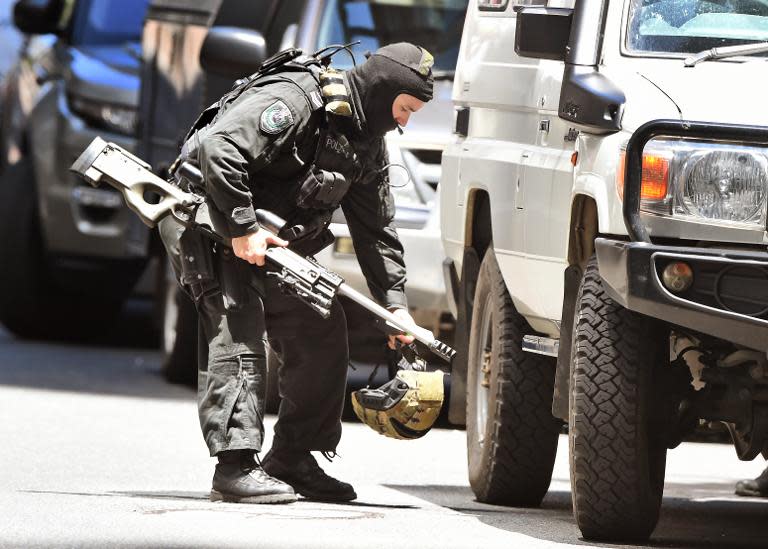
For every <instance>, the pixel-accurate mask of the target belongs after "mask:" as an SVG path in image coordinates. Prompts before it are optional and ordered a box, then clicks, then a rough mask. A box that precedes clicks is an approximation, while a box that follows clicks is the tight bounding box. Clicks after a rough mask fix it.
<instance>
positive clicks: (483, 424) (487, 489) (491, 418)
mask: <svg viewBox="0 0 768 549" xmlns="http://www.w3.org/2000/svg"><path fill="white" fill-rule="evenodd" d="M532 333H534V331H533V329H531V327H530V326H529V325H528V322H526V320H525V319H524V318H523V317H522V316H521V315H520V314H519V313H518V312H517V310H516V309H515V306H514V304H513V303H512V299H511V298H510V296H509V293H508V292H507V289H506V286H505V284H504V280H503V278H502V276H501V272H500V271H499V266H498V264H497V262H496V257H495V255H494V252H493V249H492V247H489V249H488V251H487V252H486V254H485V257H484V258H483V262H482V264H481V266H480V273H479V276H478V279H477V288H476V290H475V300H474V307H473V311H472V326H471V331H470V337H469V352H468V371H467V454H468V462H469V483H470V485H471V486H472V490H473V491H474V493H475V495H476V496H477V499H478V501H482V502H487V503H498V504H504V505H514V506H525V507H528V506H537V505H539V504H540V503H541V500H542V498H543V497H544V495H545V494H546V492H547V489H548V488H549V483H550V481H551V479H552V468H553V466H554V462H555V454H556V452H557V439H558V434H559V431H560V422H559V421H557V420H556V419H555V418H554V417H552V413H551V408H552V391H553V387H554V380H555V359H554V358H551V357H546V356H542V355H534V354H530V353H526V352H524V351H523V350H522V348H521V347H522V340H523V336H524V335H526V334H532Z"/></svg>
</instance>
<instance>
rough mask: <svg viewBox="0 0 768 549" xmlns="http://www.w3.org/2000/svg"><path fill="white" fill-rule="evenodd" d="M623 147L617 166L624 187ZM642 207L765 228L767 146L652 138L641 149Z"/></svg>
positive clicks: (745, 226)
mask: <svg viewBox="0 0 768 549" xmlns="http://www.w3.org/2000/svg"><path fill="white" fill-rule="evenodd" d="M624 156H625V154H624V151H622V154H621V161H620V162H619V169H618V170H617V174H616V176H617V180H616V184H617V188H618V189H619V194H620V196H621V194H622V193H623V190H624ZM642 179H643V181H642V190H641V210H643V211H646V212H650V213H656V214H662V215H671V216H673V217H679V218H686V219H694V220H699V221H706V222H708V223H715V224H722V225H729V226H737V227H744V228H750V229H756V230H765V228H766V222H767V221H768V220H767V219H766V215H768V214H767V212H768V149H766V148H761V147H753V146H746V145H740V144H738V143H713V142H707V141H694V140H671V139H653V140H651V141H649V142H648V144H647V145H646V146H645V149H644V151H643V177H642Z"/></svg>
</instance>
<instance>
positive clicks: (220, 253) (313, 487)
mask: <svg viewBox="0 0 768 549" xmlns="http://www.w3.org/2000/svg"><path fill="white" fill-rule="evenodd" d="M432 63H433V60H432V56H431V55H430V54H429V53H428V52H427V51H426V50H424V49H422V48H420V47H418V46H414V45H412V44H408V43H399V44H393V45H390V46H386V47H383V48H381V49H379V50H378V51H376V52H375V53H374V54H373V55H371V56H370V57H369V58H368V59H367V60H366V61H365V62H364V63H362V64H360V65H358V66H357V67H355V68H353V69H352V70H350V71H344V72H336V71H333V70H327V69H325V68H323V67H322V66H317V65H316V64H313V63H312V62H307V61H302V60H301V58H298V59H295V60H291V61H289V62H287V63H284V64H280V63H273V64H275V65H276V66H275V67H274V68H271V69H269V70H263V71H262V74H260V75H259V76H258V77H252V78H251V79H249V80H248V81H246V82H245V83H243V84H240V85H239V86H238V87H236V88H235V89H234V90H233V92H231V93H230V94H228V95H225V96H224V98H222V100H221V101H220V102H219V104H218V105H217V106H216V107H215V108H214V109H213V111H212V112H211V111H210V109H209V111H208V112H209V114H210V116H209V120H204V122H207V123H198V124H197V125H196V127H195V128H194V129H195V131H193V132H191V135H190V136H189V139H188V140H187V141H186V142H185V145H184V147H183V148H182V156H181V157H180V159H181V160H184V161H188V162H192V163H194V164H196V165H197V166H199V169H200V171H201V172H202V174H203V176H204V185H205V188H204V189H203V191H204V192H205V193H206V195H207V196H208V197H209V199H210V200H212V202H213V204H214V205H215V207H216V210H217V211H218V212H219V214H220V215H221V217H222V218H223V220H224V224H225V225H226V227H227V229H228V231H229V233H230V234H229V236H230V237H231V242H232V249H231V250H230V249H228V248H225V247H221V246H219V247H217V246H214V245H213V244H212V243H211V242H210V241H208V240H206V239H205V238H204V237H203V236H202V235H200V234H199V233H197V232H196V231H193V230H189V229H186V230H185V229H184V227H182V226H181V225H180V224H178V222H176V221H175V220H174V219H172V218H171V217H170V216H169V217H168V218H166V219H165V220H164V221H163V222H162V223H161V225H160V232H161V237H162V239H163V242H164V244H165V246H166V249H167V250H168V252H169V257H170V258H171V261H172V263H173V265H174V269H175V270H176V273H177V275H178V277H179V280H180V283H181V284H182V287H183V288H184V289H185V290H186V291H187V293H189V294H190V295H191V296H192V297H193V299H194V301H195V304H196V307H197V310H198V316H199V334H200V336H199V340H200V349H199V357H200V358H199V364H198V370H199V376H198V411H199V417H200V425H201V428H202V431H203V436H204V438H205V441H206V444H207V445H208V449H209V451H210V454H211V456H216V457H217V458H218V464H217V465H216V470H215V473H214V476H213V482H212V488H211V499H212V500H223V501H231V502H248V503H281V502H291V501H295V500H296V494H300V495H302V496H304V497H305V498H308V499H314V500H323V501H349V500H352V499H355V498H356V497H357V495H356V494H355V491H354V489H353V488H352V486H350V485H349V484H347V483H345V482H341V481H339V480H337V479H334V478H332V477H330V476H328V475H327V474H325V472H324V471H323V470H322V469H321V468H320V467H319V465H318V464H317V462H316V460H315V459H314V457H313V456H312V454H311V453H310V452H311V451H319V452H322V453H323V455H324V456H325V457H327V458H329V459H330V458H332V457H333V456H335V450H336V446H337V444H338V442H339V439H340V437H341V421H340V418H341V412H342V406H343V403H344V392H345V388H346V371H347V365H348V346H347V339H346V337H347V326H346V320H345V317H344V311H343V310H342V307H341V306H340V305H339V303H338V302H337V301H334V303H333V306H332V310H331V316H330V318H329V319H327V320H324V319H322V318H321V317H320V316H319V315H317V313H315V312H314V311H312V310H311V309H310V308H309V307H307V306H306V305H304V304H303V303H302V302H300V301H299V300H298V299H297V298H295V297H291V296H289V295H283V294H282V293H281V292H280V290H279V288H278V287H277V284H276V282H275V279H274V277H272V276H269V267H268V266H267V267H264V264H265V257H264V253H265V249H266V248H267V246H289V247H291V248H292V249H295V250H297V251H298V252H301V253H304V254H308V255H309V254H313V253H316V252H317V251H318V250H319V249H321V248H322V247H324V246H326V245H327V244H329V243H330V240H332V236H331V237H330V239H329V231H328V229H327V226H328V223H329V221H330V215H331V212H332V211H333V210H335V209H336V208H337V207H338V206H341V208H342V210H343V212H344V215H345V217H346V220H347V224H348V226H349V229H350V233H351V235H352V239H353V243H354V247H355V252H356V254H357V257H358V260H359V263H360V267H361V269H362V272H363V274H364V275H365V277H366V280H367V283H368V287H369V289H370V291H371V294H372V295H373V297H374V299H376V300H377V301H378V302H379V303H380V304H382V305H383V306H385V307H387V308H388V309H390V310H392V311H394V312H395V314H397V315H398V316H401V317H403V318H404V319H406V320H411V319H410V315H408V313H407V308H406V299H405V294H404V284H405V265H404V262H403V249H402V246H401V244H400V242H399V240H398V237H397V234H396V232H395V229H394V227H393V226H392V218H393V215H394V204H393V198H392V195H391V192H390V189H389V187H388V184H387V178H386V173H387V169H386V167H387V163H388V160H387V154H386V149H385V146H384V140H383V136H384V134H385V133H386V132H388V131H390V130H393V129H395V128H397V127H398V126H405V125H406V124H407V123H408V119H409V117H410V115H411V114H412V113H414V112H416V111H418V110H419V109H421V108H422V106H423V105H424V103H425V102H427V101H429V100H430V99H431V98H432V82H433V79H432V70H431V67H432ZM269 64H270V63H269V62H267V63H265V65H267V66H269ZM257 74H258V73H257ZM177 181H178V182H179V184H180V185H186V184H188V183H189V182H187V181H185V180H183V178H181V177H179V176H177ZM255 208H257V209H258V208H262V209H266V210H270V211H272V212H274V213H276V214H278V215H279V216H281V217H283V218H284V219H286V220H287V221H288V223H287V227H286V229H285V230H284V231H283V232H281V233H280V235H277V236H276V235H273V234H272V233H270V232H269V231H267V230H265V229H264V228H261V227H260V226H259V224H258V222H257V220H256V216H255V214H254V209H255ZM267 338H268V342H269V345H270V347H271V348H272V349H273V350H274V351H275V353H276V354H277V355H278V357H279V359H280V366H279V368H278V387H279V391H280V395H281V397H282V401H281V403H280V408H279V412H278V420H277V423H276V425H275V432H274V442H273V445H272V448H271V449H270V451H269V452H268V453H267V455H266V456H265V457H264V459H263V460H262V461H261V462H259V460H258V458H257V454H258V452H260V451H261V449H262V448H261V447H262V441H263V436H264V425H263V423H262V418H263V409H264V399H265V391H266V380H265V377H266V371H267V369H266V351H265V343H266V342H267ZM398 338H399V339H401V340H402V341H404V342H406V343H408V342H410V341H412V338H410V336H398ZM389 343H390V345H393V343H394V339H393V338H391V337H390V342H389Z"/></svg>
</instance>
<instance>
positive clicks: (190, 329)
mask: <svg viewBox="0 0 768 549" xmlns="http://www.w3.org/2000/svg"><path fill="white" fill-rule="evenodd" d="M164 263H165V268H164V269H161V270H160V271H161V272H162V273H163V274H162V276H161V277H160V281H159V291H160V299H161V300H162V301H161V303H162V309H161V310H162V314H161V317H160V318H161V323H160V326H161V329H160V337H161V360H162V362H161V364H162V372H163V377H165V379H166V380H168V381H170V382H171V383H180V384H183V385H191V386H196V385H197V311H196V310H195V304H194V303H193V302H192V300H191V299H190V298H189V296H187V294H185V293H184V292H183V291H182V290H181V288H179V285H178V283H177V282H176V279H175V278H174V276H173V270H172V268H171V265H170V262H169V261H168V260H167V259H165V260H164Z"/></svg>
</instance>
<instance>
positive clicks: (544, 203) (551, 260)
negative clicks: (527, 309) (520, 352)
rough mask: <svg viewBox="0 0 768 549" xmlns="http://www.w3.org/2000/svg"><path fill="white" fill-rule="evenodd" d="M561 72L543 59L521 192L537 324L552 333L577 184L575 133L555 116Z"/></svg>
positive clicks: (558, 64)
mask: <svg viewBox="0 0 768 549" xmlns="http://www.w3.org/2000/svg"><path fill="white" fill-rule="evenodd" d="M562 74H563V63H562V62H561V61H550V60H540V61H539V69H538V78H537V81H536V91H535V95H536V105H537V108H536V109H535V110H533V111H531V118H530V120H529V122H528V123H529V124H530V125H531V127H532V129H533V131H535V132H536V138H535V143H534V146H533V147H531V150H530V151H529V154H528V155H527V157H526V162H525V166H524V172H523V185H522V186H523V192H524V195H523V196H522V197H521V198H522V202H523V207H524V209H525V214H524V215H525V227H526V230H525V232H524V239H525V243H524V249H525V255H526V273H527V276H528V280H529V283H530V285H531V287H532V288H535V294H536V297H535V299H536V301H537V302H538V306H537V307H536V309H537V311H539V313H540V314H542V315H543V317H544V318H542V326H539V329H540V330H541V331H545V332H548V333H550V334H552V335H555V334H556V331H557V329H555V331H554V332H553V330H552V327H553V324H552V323H551V322H547V320H554V321H559V320H560V315H561V308H562V297H563V271H564V270H565V267H567V252H568V229H569V219H570V211H569V210H570V197H571V188H572V185H573V166H572V164H571V156H572V154H573V152H574V146H575V136H576V135H577V133H576V131H575V130H574V129H572V128H570V127H569V126H568V123H567V122H565V121H564V120H562V119H560V118H559V117H558V115H557V110H558V103H559V100H560V85H561V81H562Z"/></svg>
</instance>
